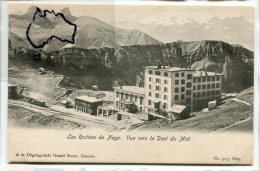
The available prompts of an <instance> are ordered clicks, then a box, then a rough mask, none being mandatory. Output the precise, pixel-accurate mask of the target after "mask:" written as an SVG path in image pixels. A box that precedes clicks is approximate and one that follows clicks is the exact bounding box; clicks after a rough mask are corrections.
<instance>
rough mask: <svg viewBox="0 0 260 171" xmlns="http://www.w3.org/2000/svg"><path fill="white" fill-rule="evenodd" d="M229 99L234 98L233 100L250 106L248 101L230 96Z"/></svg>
mask: <svg viewBox="0 0 260 171" xmlns="http://www.w3.org/2000/svg"><path fill="white" fill-rule="evenodd" d="M231 100H234V101H236V102H239V103H243V104H245V105H248V106H252V105H251V104H250V103H248V102H245V101H242V100H239V99H238V98H231Z"/></svg>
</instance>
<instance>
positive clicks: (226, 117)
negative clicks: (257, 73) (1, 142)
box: [8, 2, 254, 164]
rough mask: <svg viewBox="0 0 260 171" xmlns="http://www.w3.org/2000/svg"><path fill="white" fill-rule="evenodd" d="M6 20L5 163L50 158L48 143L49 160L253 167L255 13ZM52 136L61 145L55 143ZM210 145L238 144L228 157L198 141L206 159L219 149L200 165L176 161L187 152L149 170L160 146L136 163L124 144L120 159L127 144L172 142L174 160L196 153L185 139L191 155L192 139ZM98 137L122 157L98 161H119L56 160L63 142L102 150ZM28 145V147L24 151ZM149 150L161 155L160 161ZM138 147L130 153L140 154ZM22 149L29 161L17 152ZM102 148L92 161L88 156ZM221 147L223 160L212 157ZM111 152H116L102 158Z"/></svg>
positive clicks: (87, 12)
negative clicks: (117, 147)
mask: <svg viewBox="0 0 260 171" xmlns="http://www.w3.org/2000/svg"><path fill="white" fill-rule="evenodd" d="M8 20H9V30H8V32H9V35H8V129H9V143H8V144H10V146H9V148H10V149H11V148H12V149H13V150H12V151H11V152H10V154H9V155H10V156H11V157H10V158H11V161H15V162H16V161H18V162H19V161H22V160H24V159H23V155H25V156H27V158H26V159H25V160H26V161H28V162H38V161H40V162H42V161H43V162H44V161H45V160H46V161H48V160H52V159H53V158H48V155H47V154H46V155H43V156H40V157H39V155H38V157H37V154H33V153H37V152H36V151H37V150H39V147H45V149H48V148H49V147H50V145H51V144H48V143H46V142H49V141H50V140H49V139H50V138H54V139H52V140H55V138H57V139H59V140H57V142H59V143H55V144H56V145H54V146H55V147H56V148H58V146H59V145H60V146H62V147H64V148H63V149H56V151H55V150H54V149H55V147H53V148H52V150H51V151H52V152H53V153H55V154H51V156H52V157H54V159H53V161H54V162H55V161H57V162H59V161H71V162H75V161H76V162H77V161H80V162H101V163H102V162H105V163H106V162H119V163H122V162H123V163H132V162H134V163H139V162H145V163H146V162H147V163H151V162H155V163H175V164H176V163H193V161H194V163H203V164H214V163H215V164H250V163H251V162H252V136H253V120H254V119H253V118H254V115H253V111H254V107H253V106H254V102H253V100H254V8H253V7H252V6H238V5H237V6H217V5H212V6H198V5H195V6H191V5H183V4H182V5H179V4H178V5H174V3H172V4H170V5H163V4H162V5H158V4H156V5H143V4H142V5H131V4H73V3H72V4H59V3H57V4H55V3H50V4H48V3H37V2H30V3H22V2H20V3H19V2H10V3H9V19H8ZM41 132H42V135H41V136H40V134H41ZM59 132H62V133H64V134H65V135H66V136H65V137H64V136H63V138H59V137H60V136H58V133H59ZM75 132H76V133H75ZM90 132H91V133H90ZM95 132H98V133H97V134H96V135H94V133H95ZM187 132H188V133H190V134H187ZM56 133H57V136H56ZM100 133H101V134H102V135H100ZM175 133H176V134H175ZM193 133H194V134H196V135H194V137H195V138H194V137H193V136H192V135H193ZM139 134H141V135H142V137H139ZM34 135H35V136H36V135H38V136H39V137H41V138H39V137H38V138H36V137H34V138H33V136H34ZM135 135H136V136H135ZM137 135H138V136H137ZM153 135H154V137H155V138H154V139H153V138H152V136H153ZM173 135H176V137H174V136H173ZM215 135H219V136H221V138H222V139H225V137H226V138H227V139H229V140H230V139H231V138H232V135H234V138H233V140H234V141H235V142H236V143H234V144H233V147H230V148H229V146H232V144H230V142H229V144H228V146H226V145H223V146H225V147H223V148H222V147H221V143H223V144H226V143H228V142H224V140H222V139H221V138H220V139H219V144H218V143H217V142H216V141H215V140H212V141H214V143H215V144H217V145H216V147H215V148H214V145H213V146H212V147H210V144H211V140H210V138H207V141H205V142H204V143H205V144H206V146H205V147H204V148H206V147H207V148H208V147H210V150H209V151H208V153H210V152H212V153H214V150H216V151H217V152H216V154H211V155H212V157H211V158H210V159H208V160H207V159H206V160H204V156H203V154H201V155H199V156H198V158H199V157H201V159H200V160H199V159H195V158H194V156H193V155H195V152H194V154H193V155H192V154H189V156H192V157H191V158H189V157H188V158H187V160H186V159H185V160H184V159H183V160H182V158H183V157H184V156H183V153H184V152H176V154H181V155H180V156H177V155H176V156H174V157H173V158H172V159H171V158H167V160H165V161H162V160H163V159H164V158H166V156H164V157H162V159H158V161H156V160H155V159H153V158H151V160H149V157H150V156H149V154H150V153H151V156H154V155H156V154H158V155H159V154H160V153H164V150H166V149H167V147H166V146H165V147H161V146H164V145H163V144H154V147H153V144H150V146H151V147H150V146H149V151H151V152H150V153H149V152H147V150H148V147H147V149H146V151H145V152H147V153H145V155H147V159H143V160H140V161H139V160H137V158H139V157H137V158H135V159H133V158H130V157H129V158H127V157H126V156H127V155H125V154H124V155H123V154H122V155H121V152H122V148H123V147H122V146H124V144H125V148H126V150H127V151H131V150H133V149H134V147H135V145H134V144H132V146H131V147H130V146H129V148H128V146H127V144H128V143H127V142H126V143H123V142H125V141H142V143H147V144H149V143H150V141H157V142H158V141H160V142H159V143H162V142H163V141H165V142H166V141H167V143H169V144H170V143H171V141H176V143H175V145H169V147H171V146H175V147H174V148H178V149H179V150H180V151H181V149H185V150H189V148H193V147H187V149H186V147H185V145H183V144H182V145H180V143H181V142H182V141H185V143H187V144H188V143H192V141H194V143H192V145H193V146H196V145H195V144H196V142H197V139H200V138H206V137H207V136H209V137H215V138H216V139H217V137H216V136H215ZM239 135H240V136H239ZM242 135H245V136H243V137H242ZM29 136H32V137H31V138H32V139H33V140H32V141H29V140H30V138H28V137H29ZM102 136H103V139H104V141H106V142H107V141H109V140H110V139H111V141H113V142H112V144H113V143H118V142H117V141H122V143H121V144H120V146H121V147H120V150H119V149H116V146H117V144H113V146H112V144H111V146H110V147H107V146H108V145H107V146H106V148H105V147H102V148H101V149H103V148H104V149H103V153H106V150H108V151H109V152H108V154H107V155H116V156H117V157H116V159H113V157H110V158H109V157H108V158H107V160H106V158H105V157H104V158H103V157H102V158H98V157H97V156H96V154H71V155H69V157H68V154H67V153H65V152H64V156H63V152H62V150H66V149H70V147H71V148H72V146H71V145H68V146H63V145H64V144H66V143H67V141H69V143H68V144H71V142H72V140H71V139H74V141H76V140H81V141H82V139H84V140H85V141H84V142H78V143H82V146H83V145H85V146H88V145H89V147H90V148H91V149H92V148H93V150H94V146H92V145H93V142H97V141H99V140H96V141H94V139H102ZM124 136H125V137H126V138H125V139H124ZM236 138H238V139H236ZM40 139H41V140H40ZM44 139H46V141H45V140H44ZM88 140H89V141H91V142H88ZM241 140H243V142H242V143H239V142H240V141H241ZM27 141H29V142H30V143H31V144H33V145H32V146H31V145H29V146H31V147H29V146H28V144H27V146H26V143H27ZM38 141H41V142H42V144H41V143H36V142H38ZM100 141H101V140H100ZM34 142H35V143H34ZM62 142H64V143H62ZM177 142H180V143H179V144H178V143H177ZM84 143H86V144H84ZM88 143H89V144H88ZM102 143H104V142H102ZM102 143H100V145H102ZM107 143H108V144H109V142H107ZM153 143H154V142H153ZM243 143H244V144H243ZM36 144H38V146H37V145H36ZM58 144H59V145H58ZM137 144H138V143H137ZM202 144H203V142H202V140H201V141H199V145H197V146H198V150H197V152H196V153H199V151H202V153H203V152H205V153H207V152H206V151H205V149H201V150H199V149H200V148H203V147H202ZM95 145H97V146H98V143H97V144H95ZM158 146H160V148H163V149H162V150H161V151H160V150H159V148H158ZM241 146H243V147H244V148H243V149H244V150H245V151H243V150H242V147H241ZM14 147H15V148H14ZM19 148H20V149H22V150H20V151H19ZM75 148H77V146H73V149H75ZM79 148H80V147H79ZM96 148H98V147H96ZM138 148H139V150H137V149H135V150H136V151H139V152H138V154H140V155H141V154H142V155H144V154H143V152H142V150H141V147H138ZM211 148H212V149H211ZM28 149H32V151H34V152H26V153H25V151H26V150H28ZM101 149H97V151H95V152H96V153H97V155H98V154H99V152H100V151H101ZM222 149H226V152H227V153H228V152H230V153H231V154H232V155H231V156H229V155H223V156H217V155H218V154H220V153H219V152H221V150H222ZM237 149H239V150H237ZM42 150H43V149H41V150H40V151H42ZM78 150H79V151H80V149H78ZM88 150H89V149H88ZM99 150H100V151H99ZM111 150H112V151H113V153H115V154H110V153H112V152H111ZM135 150H134V151H135ZM185 150H184V151H185ZM193 150H194V149H193ZM47 151H48V150H47ZM71 151H73V150H71ZM83 151H84V150H82V151H81V152H82V153H83ZM159 151H160V152H159ZM132 152H133V151H132ZM167 152H170V151H167ZM235 152H237V155H235V154H236V153H235ZM11 153H12V154H11ZM24 153H25V154H24ZM48 153H51V152H48ZM58 153H59V154H58ZM60 153H62V154H60ZM75 153H76V152H75ZM134 153H135V152H134ZM33 155H35V157H32V156H33ZM84 155H85V156H84ZM129 155H134V154H129ZM46 156H47V157H46ZM159 156H160V155H159ZM63 157H64V158H63ZM154 157H155V156H154ZM205 157H209V156H208V154H207V155H206V156H205ZM243 157H244V158H245V159H243ZM65 158H66V159H65ZM78 158H80V160H79V159H78ZM91 158H95V160H94V159H93V161H92V160H91ZM176 158H177V159H176ZM226 158H227V159H226ZM228 158H229V159H228ZM38 159H39V160H38ZM85 159H86V161H85ZM182 161H183V162H182ZM204 162H205V163H204Z"/></svg>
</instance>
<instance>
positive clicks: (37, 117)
mask: <svg viewBox="0 0 260 171" xmlns="http://www.w3.org/2000/svg"><path fill="white" fill-rule="evenodd" d="M8 110H9V111H8V120H9V122H8V123H9V126H16V127H29V128H49V129H51V128H55V129H65V130H74V129H84V128H86V126H85V125H81V124H79V123H76V122H72V121H68V120H64V119H61V118H57V117H55V116H53V115H50V116H45V115H43V114H41V113H38V112H34V111H31V110H28V109H25V108H22V107H17V106H9V107H8Z"/></svg>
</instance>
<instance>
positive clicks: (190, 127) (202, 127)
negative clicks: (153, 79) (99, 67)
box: [131, 87, 253, 132]
mask: <svg viewBox="0 0 260 171" xmlns="http://www.w3.org/2000/svg"><path fill="white" fill-rule="evenodd" d="M252 90H253V88H252V87H251V88H249V89H247V90H245V91H243V92H242V93H240V94H239V95H238V96H239V97H240V98H241V99H249V101H250V99H252V98H253V94H251V92H252ZM246 92H248V93H246ZM192 114H193V115H194V116H193V117H191V118H189V119H186V120H179V121H171V120H168V119H159V120H154V121H148V122H146V123H144V124H141V125H134V126H133V127H132V128H131V129H135V128H138V127H140V129H141V130H160V131H161V130H168V131H199V132H213V131H217V130H219V129H223V128H225V127H228V126H231V125H233V124H235V123H237V122H240V121H244V120H246V119H248V118H249V117H252V116H253V106H249V105H246V104H244V103H241V102H237V101H234V100H232V99H226V100H224V101H223V104H222V105H220V106H218V107H217V108H216V109H214V110H212V111H209V112H194V113H192ZM252 124H253V122H252V120H249V121H246V122H245V123H243V122H242V123H241V124H238V125H234V126H232V127H230V128H229V129H227V130H230V131H235V130H236V129H237V130H241V131H242V130H244V131H252V127H253V126H252Z"/></svg>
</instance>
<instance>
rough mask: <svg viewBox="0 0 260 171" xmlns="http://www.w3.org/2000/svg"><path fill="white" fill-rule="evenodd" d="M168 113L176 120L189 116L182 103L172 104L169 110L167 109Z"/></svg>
mask: <svg viewBox="0 0 260 171" xmlns="http://www.w3.org/2000/svg"><path fill="white" fill-rule="evenodd" d="M168 113H169V115H170V116H171V117H172V118H175V119H177V120H179V119H185V118H188V117H189V116H190V112H189V111H188V110H187V107H186V106H184V105H178V104H174V105H173V106H172V107H171V110H170V111H168Z"/></svg>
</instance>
